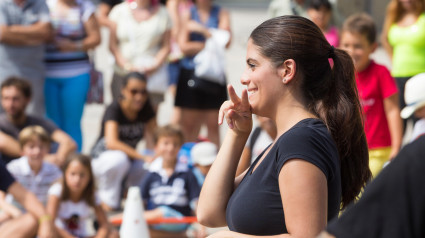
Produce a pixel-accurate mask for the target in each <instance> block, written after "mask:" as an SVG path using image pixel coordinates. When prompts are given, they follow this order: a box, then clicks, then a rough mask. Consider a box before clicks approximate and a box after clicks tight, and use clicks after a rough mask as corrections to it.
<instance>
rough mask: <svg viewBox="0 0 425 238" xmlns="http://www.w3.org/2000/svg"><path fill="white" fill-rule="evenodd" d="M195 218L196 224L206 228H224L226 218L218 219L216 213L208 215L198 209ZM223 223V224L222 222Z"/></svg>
mask: <svg viewBox="0 0 425 238" xmlns="http://www.w3.org/2000/svg"><path fill="white" fill-rule="evenodd" d="M196 218H197V219H198V222H199V223H200V224H201V225H203V226H206V227H212V228H214V227H223V226H226V222H225V221H226V218H225V217H223V218H222V219H220V216H219V215H217V214H216V213H209V212H207V211H202V209H198V211H197V214H196ZM223 221H224V222H223Z"/></svg>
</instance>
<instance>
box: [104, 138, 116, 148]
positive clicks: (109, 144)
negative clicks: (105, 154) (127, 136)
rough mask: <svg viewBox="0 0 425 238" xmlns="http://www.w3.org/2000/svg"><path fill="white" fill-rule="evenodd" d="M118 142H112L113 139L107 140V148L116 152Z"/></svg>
mask: <svg viewBox="0 0 425 238" xmlns="http://www.w3.org/2000/svg"><path fill="white" fill-rule="evenodd" d="M116 144H117V142H116V141H115V140H111V139H105V147H106V149H108V150H114V149H116V146H115V145H116Z"/></svg>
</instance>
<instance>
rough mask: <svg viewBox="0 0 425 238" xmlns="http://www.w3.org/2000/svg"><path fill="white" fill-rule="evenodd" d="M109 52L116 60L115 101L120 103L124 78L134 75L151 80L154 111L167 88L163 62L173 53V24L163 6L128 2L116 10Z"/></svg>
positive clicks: (148, 0) (151, 0)
mask: <svg viewBox="0 0 425 238" xmlns="http://www.w3.org/2000/svg"><path fill="white" fill-rule="evenodd" d="M109 18H110V20H111V22H112V26H111V37H110V42H109V46H110V50H111V52H112V54H113V55H114V57H115V66H114V76H113V79H112V84H111V89H112V97H113V98H114V99H115V100H118V98H119V96H120V92H121V91H120V90H121V87H122V79H123V77H124V76H125V75H126V74H127V73H129V72H132V71H138V72H140V73H143V74H145V75H147V76H148V91H149V92H150V99H151V102H152V104H153V106H154V108H155V110H156V109H157V108H158V104H159V103H161V101H163V99H164V92H165V91H166V89H167V86H168V76H167V68H166V65H165V64H164V62H165V61H166V59H167V56H168V54H169V52H170V45H169V42H170V29H171V20H170V17H169V16H168V13H167V10H166V9H165V7H164V6H162V5H160V4H158V3H157V1H154V0H127V1H125V2H123V3H121V4H118V5H117V6H115V7H114V8H113V9H112V11H111V13H110V15H109Z"/></svg>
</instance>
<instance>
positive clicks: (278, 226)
mask: <svg viewBox="0 0 425 238" xmlns="http://www.w3.org/2000/svg"><path fill="white" fill-rule="evenodd" d="M329 59H332V61H333V66H331V64H330V63H329ZM246 62H247V69H246V70H245V72H244V74H243V76H242V78H241V83H242V84H243V85H246V87H247V88H246V89H244V90H243V91H242V95H241V97H239V96H238V95H237V94H236V92H235V90H234V89H233V87H232V86H230V85H229V86H228V91H229V96H230V100H229V101H226V102H224V103H223V105H222V106H221V109H220V114H219V124H222V123H223V121H224V120H226V122H227V124H228V126H229V128H230V129H229V130H228V132H227V134H226V137H225V139H224V142H223V145H222V147H221V148H220V151H219V153H218V155H217V159H216V160H215V162H214V164H213V166H212V168H211V170H210V172H209V173H208V176H207V178H206V180H205V183H204V185H203V188H202V191H201V195H200V199H199V205H198V210H197V214H198V220H199V221H200V222H201V224H203V225H206V226H211V227H217V226H225V225H227V226H229V228H230V231H222V232H220V233H216V234H214V236H213V237H215V236H216V237H221V236H227V237H229V236H231V237H247V236H248V235H252V236H265V235H268V236H273V235H280V236H282V237H314V236H316V235H318V234H319V233H320V231H321V230H323V229H324V228H325V226H326V223H327V221H328V220H330V219H331V218H333V217H335V216H337V215H338V213H339V211H340V209H341V208H345V206H346V205H348V204H349V203H350V202H352V201H353V200H354V199H355V198H356V197H357V196H358V194H359V192H360V190H361V189H362V187H363V186H364V185H365V183H366V182H367V181H368V180H369V179H370V177H371V174H370V170H369V167H368V152H367V144H366V138H365V135H364V130H363V121H362V118H361V106H360V103H359V99H358V96H357V89H356V84H355V80H354V66H353V62H352V60H351V58H350V56H349V55H348V54H347V53H346V52H344V51H342V50H339V49H335V48H334V47H333V46H331V45H329V43H328V42H327V41H326V38H325V37H324V36H323V34H322V32H321V31H320V29H319V28H318V27H317V26H316V25H314V23H312V22H311V21H310V20H307V19H305V18H303V17H298V16H282V17H277V18H273V19H270V20H268V21H266V22H264V23H262V24H261V25H260V26H258V27H257V28H256V29H255V30H254V31H253V32H252V34H251V36H250V39H249V40H248V49H247V56H246ZM252 114H257V115H260V116H264V117H269V118H271V119H272V120H273V121H275V122H276V126H277V137H276V139H275V140H274V142H273V143H272V144H271V145H270V146H269V147H268V148H266V150H265V151H264V152H263V153H262V154H261V155H260V156H259V157H258V158H257V159H256V161H255V162H254V163H253V164H252V165H251V167H250V168H249V169H248V170H247V171H245V172H244V173H242V174H241V175H240V176H238V177H236V178H235V172H236V168H237V165H238V162H239V158H240V156H241V153H242V150H243V147H244V145H245V143H246V140H247V138H248V136H249V133H250V132H251V129H252Z"/></svg>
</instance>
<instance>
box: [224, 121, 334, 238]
mask: <svg viewBox="0 0 425 238" xmlns="http://www.w3.org/2000/svg"><path fill="white" fill-rule="evenodd" d="M263 153H264V152H263ZM263 153H262V154H263ZM262 154H261V155H260V156H259V157H258V158H257V159H256V161H255V162H254V163H253V164H252V165H251V167H250V168H249V170H248V172H247V173H246V175H245V177H244V178H243V180H242V181H241V183H240V184H239V186H238V187H237V188H236V190H235V191H234V192H233V194H232V196H231V197H230V200H229V202H228V204H227V209H226V220H227V225H228V226H229V228H230V230H232V231H236V232H240V233H244V234H250V235H277V234H283V233H287V229H286V225H285V217H284V211H283V206H282V199H281V196H280V191H279V181H278V178H279V173H280V170H281V169H282V167H283V165H284V164H285V162H286V161H288V160H290V159H294V158H298V159H303V160H306V161H308V162H310V163H312V164H314V165H315V166H317V167H318V168H319V169H320V170H321V171H322V172H323V173H324V174H325V176H326V179H327V185H328V220H330V219H331V218H333V217H334V216H337V214H338V212H339V208H340V202H341V175H340V165H339V156H338V151H337V148H336V145H335V142H334V140H333V139H332V136H331V134H330V132H329V131H328V129H327V128H326V126H325V125H324V124H323V122H322V121H321V120H318V119H311V118H309V119H304V120H302V121H300V122H298V123H297V124H296V125H295V126H293V127H292V128H291V129H290V130H288V131H287V132H285V133H284V134H283V135H282V136H280V137H279V139H278V140H277V142H276V143H275V145H274V146H273V147H272V148H271V149H270V151H269V153H268V154H267V155H266V157H265V158H264V160H263V161H262V163H261V164H260V165H259V166H258V168H257V169H256V170H255V171H254V172H253V173H251V172H252V169H253V168H254V167H255V165H256V164H257V163H258V161H259V159H260V158H261V156H262ZM306 189H308V188H306Z"/></svg>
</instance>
